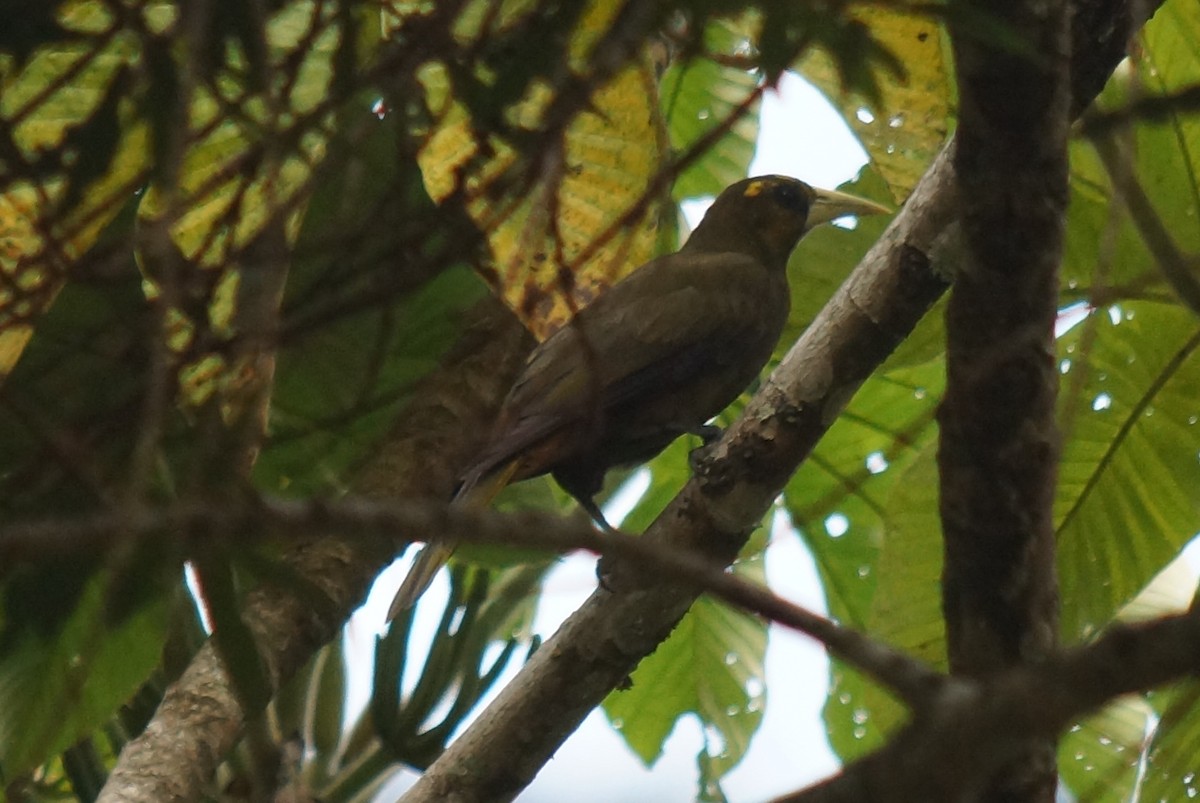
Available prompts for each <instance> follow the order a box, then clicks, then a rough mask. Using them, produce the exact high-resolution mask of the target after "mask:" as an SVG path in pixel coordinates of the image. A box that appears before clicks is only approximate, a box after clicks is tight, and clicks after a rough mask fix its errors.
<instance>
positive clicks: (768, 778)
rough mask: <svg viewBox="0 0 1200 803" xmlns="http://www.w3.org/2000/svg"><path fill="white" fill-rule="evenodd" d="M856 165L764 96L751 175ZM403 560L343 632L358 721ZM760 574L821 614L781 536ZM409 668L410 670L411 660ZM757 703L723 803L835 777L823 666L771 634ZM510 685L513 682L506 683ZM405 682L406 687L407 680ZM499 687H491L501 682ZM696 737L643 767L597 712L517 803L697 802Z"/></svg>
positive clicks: (850, 147) (683, 726) (409, 777)
mask: <svg viewBox="0 0 1200 803" xmlns="http://www.w3.org/2000/svg"><path fill="white" fill-rule="evenodd" d="M865 163H866V154H865V153H864V152H863V150H862V148H861V147H860V146H859V144H858V142H857V140H855V138H854V136H853V135H852V134H851V133H850V131H849V129H848V128H847V127H846V125H845V123H844V122H843V121H842V120H841V117H840V116H839V115H838V114H837V112H836V111H834V110H833V108H832V107H831V106H830V105H829V104H828V102H827V101H826V100H825V99H824V97H822V96H821V94H820V93H818V92H817V91H816V90H815V89H813V88H812V87H811V86H809V85H808V84H807V83H806V82H804V81H803V80H802V79H800V78H799V77H798V76H795V75H794V74H791V73H787V74H785V75H784V77H783V79H782V80H781V81H780V85H779V90H778V92H775V91H768V92H767V93H766V95H765V96H764V98H763V106H762V118H761V132H760V135H759V141H758V150H757V152H756V155H755V158H754V161H753V163H752V164H751V168H750V175H763V174H768V173H779V174H784V175H790V176H795V177H796V178H799V179H802V180H804V181H807V182H808V183H810V184H813V185H814V186H820V187H826V188H834V187H836V186H838V185H839V184H841V183H843V182H845V181H848V180H850V179H852V178H853V177H854V176H855V174H856V173H857V172H858V170H859V169H860V168H861V167H862V165H864V164H865ZM706 206H707V204H700V203H697V204H688V205H686V208H685V210H684V212H685V214H686V215H687V216H688V218H689V220H691V222H692V224H693V225H694V224H695V223H696V222H698V220H699V217H700V216H701V215H702V214H703V210H704V208H706ZM409 562H410V560H409V559H408V558H406V559H403V560H401V561H397V563H396V564H395V565H393V566H392V567H391V568H390V569H388V570H387V571H386V572H385V573H384V574H383V575H381V576H380V579H379V581H378V582H377V583H376V587H375V589H374V591H373V592H372V594H371V596H370V598H369V599H368V602H367V604H366V605H365V606H364V607H363V608H362V609H361V610H360V611H359V612H358V613H356V614H355V616H354V617H353V618H352V619H351V623H350V626H349V627H350V638H349V641H348V645H347V648H348V653H349V655H350V659H349V660H350V665H351V670H350V672H349V676H350V683H351V699H350V700H349V701H348V705H347V708H348V709H349V710H350V711H353V712H357V711H358V710H361V707H362V706H363V705H365V703H366V700H367V697H368V695H369V684H370V674H371V670H370V667H371V652H372V650H373V641H374V637H375V635H376V634H378V633H380V632H381V631H382V626H383V621H384V614H385V612H386V610H387V607H388V604H389V603H390V602H391V598H392V594H393V593H394V590H395V588H396V587H397V586H398V585H399V583H400V579H401V578H402V577H403V576H404V573H405V572H406V571H407V568H408V564H409ZM766 565H767V576H768V580H769V582H770V585H771V587H772V588H773V589H774V590H775V591H776V592H777V593H779V594H782V595H783V596H785V597H787V598H788V599H790V600H792V601H794V602H797V603H799V604H801V605H804V606H806V607H809V608H811V609H813V610H816V611H819V612H822V613H823V612H825V602H824V598H823V596H822V594H821V590H820V584H819V581H818V579H817V574H816V569H815V567H814V565H813V562H812V558H811V556H810V555H809V554H808V551H807V549H805V548H804V546H803V544H802V542H801V541H800V539H799V538H798V537H797V536H796V535H795V534H794V533H792V532H791V531H789V530H788V529H786V527H785V526H778V527H776V529H775V537H774V539H773V542H772V544H771V546H770V547H769V548H768V550H767V563H766ZM595 584H596V575H595V559H594V558H592V557H588V556H572V557H568V558H566V559H565V560H564V561H563V562H562V563H561V564H560V565H559V566H558V567H556V568H555V569H554V571H553V572H552V573H551V575H550V576H549V577H548V578H547V581H546V585H545V590H544V592H543V595H542V604H541V608H540V609H539V613H538V617H537V620H536V622H535V632H538V633H540V634H542V635H543V636H549V635H550V634H551V633H553V631H554V629H555V628H556V627H557V625H558V623H560V622H561V621H562V620H563V619H565V618H566V616H567V615H569V614H570V613H571V611H573V610H574V609H575V608H576V607H578V606H579V604H580V603H581V602H582V601H583V600H584V599H585V598H586V597H587V595H588V594H590V593H591V591H592V590H593V589H594V588H595ZM447 593H448V587H447V583H446V579H445V576H444V574H443V575H441V576H439V577H438V578H437V580H436V581H435V582H434V585H433V587H432V588H431V589H430V590H429V592H428V593H427V597H428V599H427V600H425V601H424V603H423V604H422V605H421V606H420V608H419V609H418V617H417V621H416V623H415V624H414V640H415V641H416V643H422V642H428V640H429V639H430V638H431V637H432V634H433V632H434V629H435V627H436V618H437V615H438V614H439V613H440V611H441V607H442V604H443V603H444V600H445V598H446V594H447ZM414 664H416V666H417V667H419V662H416V661H410V662H409V665H410V666H409V669H410V670H412V669H414V667H413V665H414ZM766 675H767V683H766V686H767V699H766V707H765V715H764V719H763V724H762V727H761V729H760V730H759V732H758V733H757V734H756V736H755V737H754V740H753V742H752V743H751V745H750V749H749V751H748V752H747V754H746V757H745V759H744V760H743V761H742V763H741V764H740V765H738V766H737V767H736V768H735V769H734V770H733V771H732V772H730V773H729V774H728V775H727V776H726V777H725V779H724V780H723V781H722V789H723V790H724V791H725V793H726V795H727V796H728V797H729V799H730V800H731V801H759V800H764V799H766V798H769V797H773V796H775V795H780V794H783V793H785V792H788V791H792V790H795V789H797V788H799V787H801V786H803V785H805V784H808V783H811V782H814V781H817V780H819V779H821V778H823V777H826V776H827V775H829V774H830V773H832V772H834V771H835V770H836V769H837V766H838V764H837V760H836V759H835V757H834V756H833V754H832V753H831V752H830V750H829V746H828V743H827V741H826V738H825V734H824V730H823V727H822V720H821V716H820V712H821V706H822V705H823V704H824V701H825V696H826V692H827V687H828V660H827V659H826V657H825V654H824V651H823V650H822V649H820V648H819V647H817V646H816V645H815V644H814V643H813V642H812V641H811V640H809V639H806V638H804V637H802V636H800V635H798V634H796V633H794V632H791V631H787V630H785V629H783V628H778V627H773V628H772V629H771V633H770V640H769V645H768V649H767V662H766ZM509 677H511V675H509ZM413 680H415V678H414V679H413ZM503 682H505V681H503V680H502V681H501V683H503ZM702 747H703V736H702V733H701V730H700V726H699V723H698V721H697V720H696V718H695V717H685V718H684V719H682V720H681V721H680V722H679V723H678V724H677V726H676V728H675V730H674V732H673V733H672V734H671V736H670V738H669V739H668V741H667V744H666V748H665V750H664V753H663V756H662V757H661V758H660V759H659V761H658V762H657V764H655V766H654V767H652V768H650V769H647V768H645V767H644V766H643V765H642V763H641V761H640V759H638V758H637V757H636V756H634V754H633V753H632V752H630V751H629V750H628V748H626V747H625V744H624V742H623V741H622V740H621V737H620V736H619V735H618V734H617V733H615V732H614V731H613V730H612V729H611V728H610V727H609V725H608V722H607V720H606V719H605V718H604V715H603V713H602V712H600V711H599V710H596V711H593V712H592V714H591V715H590V716H589V717H588V719H587V720H586V721H585V722H584V724H583V726H582V727H581V728H580V729H579V730H578V731H576V733H575V734H573V735H572V736H571V738H570V739H568V740H567V742H566V744H564V745H563V747H562V748H561V749H560V750H559V751H558V753H557V754H556V755H555V757H554V759H553V760H552V761H550V762H549V763H548V764H547V765H546V767H545V768H544V769H543V770H542V772H541V773H540V774H539V775H538V777H537V779H536V780H535V781H534V783H533V784H532V785H531V786H530V787H529V788H528V789H527V790H526V791H525V792H524V793H523V794H522V795H521V796H520V798H519V800H521V801H523V803H551V802H553V803H559V802H560V801H564V800H570V801H572V803H593V801H594V803H611V801H623V800H654V801H656V803H674V802H675V801H679V803H684V801H693V800H695V796H696V791H697V769H696V755H697V754H698V753H699V752H700V750H701V749H702ZM415 779H416V775H415V774H412V773H407V772H406V773H402V775H401V776H400V777H398V778H397V779H395V781H394V782H393V783H389V784H388V786H387V787H386V794H381V795H380V796H379V797H378V798H377V799H380V800H387V799H394V797H395V795H396V794H398V793H399V792H401V791H402V790H403V789H405V788H407V787H408V786H410V785H411V784H412V783H413V781H414V780H415Z"/></svg>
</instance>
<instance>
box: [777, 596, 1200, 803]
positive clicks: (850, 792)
mask: <svg viewBox="0 0 1200 803" xmlns="http://www.w3.org/2000/svg"><path fill="white" fill-rule="evenodd" d="M1198 669H1200V617H1197V615H1196V614H1195V612H1188V613H1186V614H1179V615H1176V616H1170V617H1166V618H1163V619H1160V620H1157V621H1153V622H1147V623H1144V624H1139V625H1132V626H1126V625H1118V626H1116V627H1114V628H1112V629H1111V630H1109V631H1108V632H1107V633H1106V634H1105V635H1104V636H1103V637H1101V638H1100V639H1098V640H1097V641H1096V642H1094V643H1092V644H1089V645H1086V646H1084V647H1080V648H1076V649H1074V650H1071V651H1068V652H1062V653H1057V654H1055V655H1054V656H1052V657H1051V658H1049V659H1048V660H1047V661H1045V662H1043V663H1041V664H1038V665H1028V664H1027V665H1023V666H1019V667H1016V668H1013V669H1009V670H1007V671H1004V672H1002V673H1000V674H998V675H996V676H993V677H991V678H988V679H986V680H975V679H967V678H961V677H956V678H952V679H951V680H950V682H948V683H947V684H946V685H945V687H944V688H943V689H942V690H941V694H940V695H939V696H938V697H937V698H936V699H935V700H934V702H933V704H932V705H931V706H930V707H929V708H928V709H926V710H925V711H922V712H919V713H918V715H917V716H916V717H915V718H914V720H913V722H912V723H911V724H910V725H909V726H908V727H906V728H905V729H904V730H903V731H902V732H900V733H899V734H897V736H896V737H895V738H894V739H893V740H892V741H891V742H889V743H888V745H887V746H886V747H884V748H883V749H881V750H879V751H878V752H876V753H873V754H872V755H870V756H868V757H866V758H864V759H862V760H860V761H857V762H855V763H854V764H851V765H850V766H849V767H847V768H846V769H845V770H844V771H843V772H842V773H841V774H840V775H838V776H837V777H836V778H832V779H830V780H828V781H825V782H823V783H821V784H819V785H817V786H814V787H811V788H809V789H806V790H803V791H801V792H797V793H795V794H792V795H787V796H785V797H781V798H779V799H777V800H776V801H775V803H858V802H859V801H871V803H911V801H916V800H919V801H927V802H928V803H935V802H936V801H963V800H979V799H981V797H980V795H981V793H982V792H983V789H982V788H981V784H982V783H983V782H984V781H985V780H986V779H988V778H990V777H991V776H993V775H994V774H995V773H996V771H997V770H998V769H999V768H1000V767H1002V766H1004V765H1005V764H1007V763H1010V762H1011V761H1012V760H1013V759H1015V758H1018V757H1020V756H1021V755H1022V754H1023V753H1025V752H1026V751H1027V749H1028V744H1029V741H1030V739H1031V738H1037V739H1041V740H1044V741H1053V740H1054V738H1055V736H1056V735H1057V734H1059V733H1061V732H1062V730H1063V729H1065V728H1066V727H1068V726H1070V724H1071V723H1072V722H1074V721H1077V720H1078V719H1079V718H1080V717H1082V716H1084V715H1086V714H1088V713H1089V712H1091V711H1094V710H1096V709H1097V708H1099V707H1100V706H1101V705H1103V704H1104V703H1105V702H1107V701H1109V700H1112V699H1114V698H1116V697H1118V696H1120V695H1122V694H1128V693H1130V692H1135V691H1145V690H1148V689H1152V688H1154V687H1156V686H1159V685H1161V684H1163V683H1167V682H1170V681H1174V680H1179V679H1182V678H1185V677H1188V676H1189V675H1193V674H1194V673H1195V672H1196V671H1197V670H1198ZM1013 799H1029V798H1013Z"/></svg>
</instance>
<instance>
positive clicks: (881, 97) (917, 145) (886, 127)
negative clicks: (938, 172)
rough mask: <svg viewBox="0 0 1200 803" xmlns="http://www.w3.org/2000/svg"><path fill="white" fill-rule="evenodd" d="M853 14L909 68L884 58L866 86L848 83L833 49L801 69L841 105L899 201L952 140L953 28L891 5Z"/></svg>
mask: <svg viewBox="0 0 1200 803" xmlns="http://www.w3.org/2000/svg"><path fill="white" fill-rule="evenodd" d="M852 16H853V17H854V19H855V20H857V22H858V24H859V25H861V26H862V30H863V31H865V36H866V37H867V38H868V39H869V40H870V41H872V42H873V43H874V45H875V47H877V48H881V49H882V50H883V51H884V52H886V53H888V54H890V58H891V59H892V60H894V61H892V62H890V63H893V64H899V65H903V70H902V72H896V71H895V70H892V69H883V68H881V66H886V64H887V63H889V62H887V61H884V64H883V65H879V64H878V63H877V64H876V65H875V68H874V69H873V70H872V71H871V77H872V78H873V84H871V83H868V85H867V87H868V88H867V89H866V91H864V87H862V86H854V85H853V84H850V83H849V82H848V80H847V78H848V77H849V78H853V76H852V75H851V76H848V75H847V72H846V62H845V58H844V54H839V53H838V52H837V51H834V50H830V49H822V50H813V51H810V52H809V53H808V54H807V55H806V56H805V58H804V59H803V60H802V62H801V64H800V67H799V70H800V72H801V73H802V74H803V75H804V77H805V78H807V79H808V80H809V81H812V82H813V84H815V85H816V86H817V87H818V88H819V89H820V90H821V91H822V92H824V93H825V95H826V96H827V97H829V98H830V99H831V100H832V101H833V103H834V105H835V106H837V107H838V108H839V109H841V111H842V116H843V117H844V118H845V120H846V122H847V123H848V124H849V125H850V127H851V128H852V129H853V130H854V132H855V133H856V134H857V135H858V137H859V140H860V141H861V142H862V144H863V147H864V148H866V150H867V153H868V154H869V155H870V157H871V165H872V167H874V168H875V169H876V170H877V171H878V172H879V174H880V175H881V176H882V177H883V178H884V180H885V181H886V182H887V186H888V187H889V189H890V191H891V196H892V200H895V201H901V200H903V199H904V198H905V197H906V196H907V195H908V193H909V192H910V191H911V190H912V188H913V187H914V186H916V183H917V181H918V180H919V179H920V178H921V175H922V174H923V173H924V172H925V169H926V168H927V167H928V166H929V164H930V162H932V161H933V157H934V155H935V154H936V153H937V151H938V149H940V148H941V146H942V144H943V142H944V141H945V139H946V133H947V130H948V124H949V122H950V119H951V102H952V100H953V95H954V79H953V72H952V69H951V65H950V60H949V58H948V47H947V43H946V34H945V31H944V28H943V25H942V23H941V21H940V20H938V19H936V18H934V17H933V16H931V15H920V14H913V13H912V12H909V11H906V10H903V9H900V8H895V7H890V6H877V5H866V6H861V7H858V8H856V9H854V11H853V12H852ZM872 90H873V92H872ZM872 94H875V97H872Z"/></svg>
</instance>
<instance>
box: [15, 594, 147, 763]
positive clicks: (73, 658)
mask: <svg viewBox="0 0 1200 803" xmlns="http://www.w3.org/2000/svg"><path fill="white" fill-rule="evenodd" d="M111 588H112V586H111V585H110V582H109V581H108V580H107V579H106V578H105V577H97V578H95V579H94V580H93V581H92V582H91V583H89V584H88V586H87V588H86V590H85V592H84V596H83V598H82V600H81V602H80V604H79V605H77V606H76V608H75V610H74V612H73V613H72V615H71V617H70V618H69V619H68V620H67V621H66V622H65V624H64V625H63V627H62V629H61V630H60V631H58V632H56V633H54V634H52V635H51V634H38V633H35V632H33V631H25V632H24V633H22V634H20V635H18V636H14V637H13V638H12V640H11V641H10V643H9V644H8V645H7V646H6V647H5V648H4V649H3V650H0V707H2V708H3V710H4V716H3V717H0V766H2V767H3V771H4V775H5V777H6V778H12V777H16V776H17V775H20V774H21V773H24V772H26V771H28V770H30V769H31V768H33V767H35V766H37V765H39V764H41V763H42V762H44V761H46V760H47V759H48V758H50V757H51V756H53V755H55V754H57V753H59V752H61V751H63V750H64V749H66V748H67V747H68V746H69V745H71V744H72V743H74V742H76V741H78V740H79V739H80V738H82V737H83V736H84V735H86V734H87V733H89V732H90V731H91V730H93V729H94V728H97V727H99V726H100V725H101V724H102V723H104V722H105V721H107V720H108V719H109V718H110V717H111V716H112V715H113V714H114V713H115V712H116V710H117V708H118V706H120V705H121V704H122V703H124V702H125V701H127V700H128V699H129V698H130V697H132V696H133V693H134V692H135V691H136V690H137V688H138V686H140V685H141V684H142V682H143V681H145V680H146V678H147V677H148V676H149V674H150V672H151V670H153V668H154V667H155V666H156V665H157V664H158V660H159V657H160V655H161V652H162V645H163V638H164V634H165V628H166V623H167V604H166V602H165V601H164V600H161V599H160V600H157V601H155V602H153V603H151V604H149V605H144V606H142V607H141V608H140V609H138V610H137V611H136V612H134V613H133V614H132V615H131V616H129V617H127V618H125V619H124V620H123V621H121V622H119V623H115V624H114V623H113V622H111V621H109V614H108V606H107V602H108V600H107V599H106V597H107V595H108V593H109V592H110V590H111Z"/></svg>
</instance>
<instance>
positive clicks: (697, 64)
mask: <svg viewBox="0 0 1200 803" xmlns="http://www.w3.org/2000/svg"><path fill="white" fill-rule="evenodd" d="M705 33H706V36H705V39H706V44H707V46H708V47H709V48H710V49H711V51H712V52H714V53H716V54H732V53H735V52H737V50H738V48H739V44H740V43H741V42H742V41H743V40H742V39H741V37H740V36H739V35H738V34H737V33H736V32H735V31H734V30H733V29H732V28H731V27H730V26H727V25H726V24H724V23H722V22H712V23H710V24H709V25H708V28H707V29H706V31H705ZM757 86H758V79H757V78H756V77H755V75H754V74H753V73H751V72H749V71H747V70H744V69H740V68H738V67H732V66H728V65H724V64H720V63H718V62H717V61H716V60H715V59H714V58H712V57H711V56H708V55H700V56H694V57H691V58H688V59H685V60H683V61H680V62H678V63H676V64H673V65H671V67H670V68H669V69H668V70H667V72H666V74H664V75H663V78H662V86H661V87H660V88H659V94H660V96H661V97H662V105H663V110H664V113H665V116H666V120H667V132H668V134H669V135H670V138H671V147H672V149H674V151H675V152H676V154H681V153H683V152H685V151H686V150H687V149H688V148H689V147H691V146H693V145H694V144H695V143H696V142H697V141H699V140H700V139H701V138H703V137H705V136H709V135H711V132H713V131H716V130H717V129H718V128H719V127H724V128H725V133H724V134H722V135H721V136H720V137H719V138H718V139H717V140H716V142H715V143H713V144H712V146H711V147H709V148H708V149H707V150H705V151H704V153H703V154H702V155H701V156H700V157H699V158H698V159H697V160H696V161H695V162H693V163H692V164H691V165H690V166H688V167H687V168H685V169H684V171H683V173H682V174H680V176H679V178H677V179H676V180H675V186H674V190H673V192H674V195H675V197H676V198H698V197H701V196H706V195H712V196H715V195H719V194H720V192H721V190H723V189H725V188H726V187H728V186H729V185H730V184H733V183H734V182H737V181H739V180H741V179H743V178H745V177H746V173H747V171H748V170H749V169H750V160H751V159H753V158H754V142H755V139H756V138H757V137H758V112H759V103H758V101H755V102H753V103H751V104H750V105H749V106H748V107H747V108H746V109H745V110H744V112H745V113H744V114H742V115H741V116H738V117H736V118H734V117H733V116H732V115H734V114H735V112H736V111H737V110H738V109H739V107H741V106H743V104H745V103H746V102H747V100H748V99H749V98H750V97H751V95H753V93H754V92H755V89H756V87H757Z"/></svg>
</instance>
